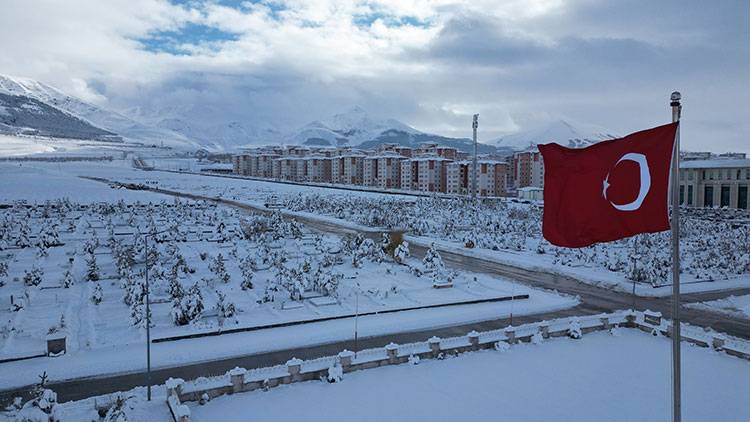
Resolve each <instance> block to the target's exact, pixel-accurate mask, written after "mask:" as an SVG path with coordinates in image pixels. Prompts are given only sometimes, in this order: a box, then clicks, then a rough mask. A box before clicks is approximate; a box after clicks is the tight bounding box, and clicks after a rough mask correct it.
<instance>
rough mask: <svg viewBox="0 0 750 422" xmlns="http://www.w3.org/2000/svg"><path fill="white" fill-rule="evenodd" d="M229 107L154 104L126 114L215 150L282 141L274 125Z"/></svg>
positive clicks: (136, 108)
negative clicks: (251, 118) (254, 119)
mask: <svg viewBox="0 0 750 422" xmlns="http://www.w3.org/2000/svg"><path fill="white" fill-rule="evenodd" d="M228 108H230V107H221V106H216V105H207V104H184V105H180V106H171V105H170V106H157V105H151V106H146V107H134V108H131V109H128V110H125V111H124V113H125V114H127V115H128V116H131V117H132V118H133V119H134V120H137V121H139V122H142V123H144V124H147V125H149V126H152V127H156V128H160V129H162V130H169V131H172V132H175V133H179V134H181V135H182V136H184V137H186V138H188V139H191V140H193V141H195V142H197V143H199V144H200V145H202V146H203V147H205V148H208V149H212V150H223V151H231V150H236V149H237V148H238V147H242V146H247V145H253V144H254V145H266V144H274V143H279V142H281V140H282V138H283V135H282V132H281V131H280V130H279V129H278V128H277V127H275V126H274V125H272V124H270V123H264V122H260V123H259V122H255V121H252V122H251V121H250V119H249V118H248V116H245V114H246V113H241V112H237V111H234V110H228ZM249 117H252V116H249Z"/></svg>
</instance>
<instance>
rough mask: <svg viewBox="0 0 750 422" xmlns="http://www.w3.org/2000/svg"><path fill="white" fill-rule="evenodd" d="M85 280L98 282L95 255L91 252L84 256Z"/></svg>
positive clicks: (97, 267) (97, 266)
mask: <svg viewBox="0 0 750 422" xmlns="http://www.w3.org/2000/svg"><path fill="white" fill-rule="evenodd" d="M85 259H86V280H87V281H98V280H99V277H100V276H99V265H97V263H96V255H94V251H93V250H91V251H89V252H87V254H86V258H85Z"/></svg>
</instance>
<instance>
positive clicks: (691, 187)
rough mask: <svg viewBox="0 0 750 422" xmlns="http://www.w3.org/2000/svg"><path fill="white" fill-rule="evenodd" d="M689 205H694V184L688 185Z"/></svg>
mask: <svg viewBox="0 0 750 422" xmlns="http://www.w3.org/2000/svg"><path fill="white" fill-rule="evenodd" d="M688 205H690V206H692V205H693V186H692V185H688Z"/></svg>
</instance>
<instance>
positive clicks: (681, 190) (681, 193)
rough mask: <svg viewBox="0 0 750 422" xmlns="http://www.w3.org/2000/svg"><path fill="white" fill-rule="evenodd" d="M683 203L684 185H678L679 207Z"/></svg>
mask: <svg viewBox="0 0 750 422" xmlns="http://www.w3.org/2000/svg"><path fill="white" fill-rule="evenodd" d="M684 203H685V185H680V205H683V204H684Z"/></svg>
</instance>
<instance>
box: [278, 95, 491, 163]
mask: <svg viewBox="0 0 750 422" xmlns="http://www.w3.org/2000/svg"><path fill="white" fill-rule="evenodd" d="M285 141H286V142H287V143H291V144H301V145H309V146H343V145H347V146H354V147H358V148H362V149H374V148H377V147H378V146H379V145H382V144H389V143H392V144H399V145H403V146H408V147H412V148H413V147H417V146H419V144H421V143H437V144H440V145H445V146H452V147H455V148H457V149H458V150H460V151H464V152H473V151H474V144H473V142H472V141H471V140H470V139H467V138H449V137H445V136H440V135H433V134H430V133H424V132H420V131H419V130H417V129H414V128H413V127H411V126H409V125H407V124H405V123H402V122H400V121H398V120H396V119H380V118H375V117H372V116H370V115H369V114H368V113H367V112H366V111H365V110H364V109H363V108H362V107H354V108H352V109H351V110H348V111H346V112H344V113H339V114H335V115H333V116H331V117H329V118H326V119H323V120H316V121H313V122H310V123H308V124H307V125H305V126H303V127H301V128H299V129H298V130H297V131H295V132H293V133H292V134H290V135H288V136H287V137H286V138H285ZM478 150H479V152H480V153H482V154H487V153H495V152H498V148H497V147H495V146H493V145H487V144H481V143H480V144H479V147H478Z"/></svg>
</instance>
